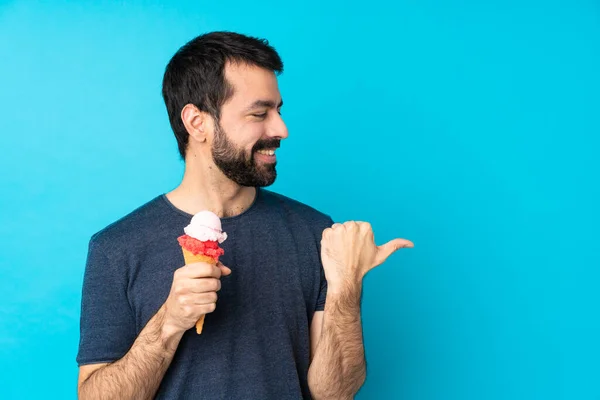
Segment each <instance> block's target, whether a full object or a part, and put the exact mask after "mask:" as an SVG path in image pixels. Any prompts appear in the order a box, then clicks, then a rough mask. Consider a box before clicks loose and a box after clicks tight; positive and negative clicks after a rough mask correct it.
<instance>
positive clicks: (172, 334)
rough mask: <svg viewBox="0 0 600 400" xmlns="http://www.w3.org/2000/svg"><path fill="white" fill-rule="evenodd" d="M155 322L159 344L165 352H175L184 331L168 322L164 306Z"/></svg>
mask: <svg viewBox="0 0 600 400" xmlns="http://www.w3.org/2000/svg"><path fill="white" fill-rule="evenodd" d="M157 320H158V322H159V326H160V343H161V345H162V347H163V348H165V349H167V350H175V349H176V348H177V345H178V344H179V341H180V340H181V337H182V336H183V334H184V333H185V330H183V329H181V328H180V327H179V326H177V325H175V324H172V323H170V321H168V319H167V318H166V308H165V306H164V305H163V306H162V307H161V308H160V310H159V311H158V313H157Z"/></svg>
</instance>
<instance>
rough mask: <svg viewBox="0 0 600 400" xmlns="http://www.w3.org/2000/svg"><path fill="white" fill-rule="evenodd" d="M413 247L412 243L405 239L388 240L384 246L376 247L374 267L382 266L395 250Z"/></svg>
mask: <svg viewBox="0 0 600 400" xmlns="http://www.w3.org/2000/svg"><path fill="white" fill-rule="evenodd" d="M412 247H415V245H414V244H413V242H411V241H410V240H406V239H394V240H390V241H389V242H387V243H386V244H383V245H381V246H378V247H377V255H376V256H375V265H380V264H383V263H384V261H385V260H387V258H388V257H389V256H391V255H392V254H393V253H394V252H396V251H397V250H400V249H402V248H412Z"/></svg>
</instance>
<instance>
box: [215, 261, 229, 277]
mask: <svg viewBox="0 0 600 400" xmlns="http://www.w3.org/2000/svg"><path fill="white" fill-rule="evenodd" d="M217 267H219V268H220V269H221V273H222V276H227V275H230V274H231V269H230V268H229V267H226V266H225V265H223V264H222V263H221V262H219V263H218V264H217Z"/></svg>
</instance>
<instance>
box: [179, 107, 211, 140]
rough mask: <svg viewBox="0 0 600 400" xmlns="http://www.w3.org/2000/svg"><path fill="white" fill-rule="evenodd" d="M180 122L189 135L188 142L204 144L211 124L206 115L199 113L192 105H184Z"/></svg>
mask: <svg viewBox="0 0 600 400" xmlns="http://www.w3.org/2000/svg"><path fill="white" fill-rule="evenodd" d="M181 120H182V121H183V125H184V126H185V129H186V130H187V132H188V133H189V135H190V142H191V141H192V140H193V141H196V142H199V143H203V142H206V140H207V138H208V134H209V132H210V129H211V123H212V120H211V118H210V116H209V115H208V113H205V112H203V111H200V110H199V109H198V107H196V106H195V105H193V104H186V105H185V106H184V107H183V109H182V110H181Z"/></svg>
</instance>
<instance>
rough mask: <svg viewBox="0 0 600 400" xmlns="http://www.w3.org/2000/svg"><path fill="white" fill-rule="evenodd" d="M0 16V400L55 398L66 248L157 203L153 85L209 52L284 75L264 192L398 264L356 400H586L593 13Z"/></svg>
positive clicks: (58, 8)
mask: <svg viewBox="0 0 600 400" xmlns="http://www.w3.org/2000/svg"><path fill="white" fill-rule="evenodd" d="M393 3H395V4H393ZM0 4H1V5H0V60H1V61H0V77H1V79H2V84H1V87H0V114H1V118H0V149H1V157H0V171H2V172H1V191H2V193H1V196H0V210H1V211H0V212H1V217H0V234H1V241H0V246H1V247H0V257H1V258H0V268H1V279H0V293H1V299H0V377H1V378H0V381H2V385H1V386H0V397H1V398H3V399H34V398H41V397H44V398H56V399H59V398H60V399H70V398H75V393H76V375H77V367H76V364H75V354H76V351H77V344H78V329H79V327H78V324H79V302H80V291H81V283H82V275H83V270H84V261H85V256H86V250H87V242H88V240H89V237H90V236H91V235H92V234H93V233H94V232H96V231H97V230H99V229H101V228H103V227H104V226H106V225H107V224H108V223H110V222H112V221H114V220H115V219H117V218H119V217H121V216H123V215H124V214H126V213H128V212H129V211H131V210H132V209H134V208H135V207H137V206H139V205H140V204H142V203H144V202H146V201H148V200H149V199H151V198H152V197H154V196H156V195H157V194H159V193H163V192H167V191H169V190H171V189H172V188H173V187H175V186H176V185H177V184H178V182H179V179H180V178H181V175H182V171H183V164H182V163H181V162H180V161H179V159H178V154H177V148H176V144H175V140H174V138H173V136H172V133H171V131H170V127H169V125H168V121H167V116H166V112H165V109H164V105H163V103H162V99H161V97H160V85H161V79H162V73H163V70H164V67H165V65H166V63H167V62H168V60H169V58H170V57H171V56H172V55H173V53H174V52H175V51H176V50H177V48H178V47H179V46H181V45H182V44H184V43H185V42H186V41H188V40H189V39H191V38H192V37H194V36H196V35H197V34H200V33H203V32H206V31H210V30H221V29H227V30H236V31H240V32H242V33H247V34H252V35H257V36H261V37H266V38H268V39H269V40H270V42H271V43H272V44H273V45H274V46H275V47H276V48H277V49H278V50H279V52H280V53H281V55H282V57H283V59H284V62H285V64H286V71H285V73H284V74H283V75H282V76H281V78H280V85H281V91H282V94H283V97H284V99H285V103H286V105H285V107H284V110H283V113H284V118H285V121H286V122H287V124H288V127H289V130H290V138H289V139H288V140H287V141H286V142H285V143H284V146H283V147H282V149H281V151H280V164H279V165H280V167H279V171H280V175H279V179H278V181H277V183H276V184H275V185H274V186H273V189H274V190H276V191H279V192H281V193H283V194H286V195H289V196H291V197H295V198H297V199H299V200H301V201H304V202H306V203H309V204H311V205H313V206H314V207H316V208H318V209H320V210H322V211H325V212H328V213H330V214H331V215H332V216H333V217H334V219H335V220H337V221H343V220H348V219H358V220H368V221H370V222H371V223H372V224H373V227H374V229H375V233H376V239H377V241H378V242H380V243H382V242H384V241H387V240H389V239H392V238H393V237H395V236H400V237H404V238H408V239H411V240H413V241H414V242H415V245H416V247H415V248H414V249H411V250H402V251H401V252H399V253H397V254H395V255H394V256H393V257H392V258H391V259H390V260H389V261H388V262H387V263H386V264H384V265H383V266H381V267H379V268H378V269H376V270H374V271H373V272H371V273H370V274H369V275H368V276H367V278H366V282H365V293H364V302H363V317H364V334H365V342H366V349H367V360H368V367H369V370H368V379H367V382H366V384H365V386H364V387H363V389H362V390H361V392H360V394H359V395H358V399H404V400H417V399H418V400H432V399H443V400H448V399H461V400H481V399H528V400H531V399H545V400H548V399H577V400H579V399H581V400H583V399H596V400H597V399H600V383H599V382H600V361H599V360H600V322H599V315H598V314H599V305H600V294H599V290H598V286H599V285H598V284H599V281H600V273H599V271H598V267H599V266H600V262H599V261H600V260H599V256H598V250H599V247H600V246H599V245H598V244H599V237H598V234H597V232H598V222H599V218H598V217H599V215H598V204H599V202H600V198H599V197H600V196H599V186H600V185H599V178H598V176H599V175H598V172H599V162H598V158H597V157H598V152H599V147H600V146H599V144H600V143H599V139H598V134H599V133H600V118H599V113H600V94H599V93H600V75H599V71H600V5H599V3H598V2H596V1H594V0H589V1H584V0H570V1H567V0H562V1H553V0H551V1H533V0H521V1H511V0H508V1H507V0H488V1H485V2H478V1H468V0H467V1H458V0H448V1H441V0H440V1H433V0H421V1H401V2H391V1H390V2H386V1H383V0H374V1H369V2H359V1H350V2H342V1H336V2H332V1H329V2H325V4H323V3H321V2H320V1H316V0H312V1H305V2H293V3H292V2H276V3H268V2H262V3H261V2H249V1H228V2H216V1H210V2H208V1H207V2H203V1H196V2H191V1H190V2H171V1H169V2H167V1H164V2H158V1H155V2H150V1H148V2H115V3H113V2H106V1H105V2H98V1H94V2H92V1H78V2H75V1H73V2H63V1H52V2H33V1H31V2H30V1H13V2H3V3H0ZM292 4H293V5H292Z"/></svg>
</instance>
